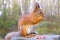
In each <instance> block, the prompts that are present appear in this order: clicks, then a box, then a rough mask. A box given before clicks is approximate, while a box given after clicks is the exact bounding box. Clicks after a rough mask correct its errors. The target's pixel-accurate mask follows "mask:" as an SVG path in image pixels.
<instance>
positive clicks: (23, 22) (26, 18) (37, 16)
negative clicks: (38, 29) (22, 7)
mask: <svg viewBox="0 0 60 40" xmlns="http://www.w3.org/2000/svg"><path fill="white" fill-rule="evenodd" d="M43 17H44V15H43V12H42V10H41V9H40V8H39V5H37V4H35V7H34V10H33V12H32V13H30V14H26V15H23V16H22V17H21V19H20V20H18V30H19V31H20V34H21V36H30V35H28V34H27V33H26V31H27V30H26V29H27V28H28V27H29V25H35V24H37V23H39V22H40V21H41V20H42V19H43ZM20 27H22V29H20Z"/></svg>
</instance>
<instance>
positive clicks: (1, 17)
mask: <svg viewBox="0 0 60 40" xmlns="http://www.w3.org/2000/svg"><path fill="white" fill-rule="evenodd" d="M26 1H27V2H28V0H26ZM46 1H47V0H46ZM55 1H56V0H54V1H49V2H48V3H50V4H48V6H47V5H45V6H42V9H43V11H44V15H45V17H44V20H43V21H42V22H40V23H39V25H38V27H37V31H38V33H39V34H51V33H52V34H60V12H59V11H60V1H59V0H57V2H55ZM11 3H12V4H11ZM40 3H42V5H44V2H43V1H41V2H40ZM45 3H46V2H45ZM55 3H56V4H55ZM52 4H53V5H52ZM19 5H20V3H19V0H11V1H10V0H0V40H1V38H4V36H5V35H6V34H7V33H8V32H11V31H17V30H18V29H17V23H18V18H19V16H20V15H21V7H20V6H19ZM54 5H55V6H54ZM47 7H48V8H47ZM24 8H27V7H26V5H25V6H24Z"/></svg>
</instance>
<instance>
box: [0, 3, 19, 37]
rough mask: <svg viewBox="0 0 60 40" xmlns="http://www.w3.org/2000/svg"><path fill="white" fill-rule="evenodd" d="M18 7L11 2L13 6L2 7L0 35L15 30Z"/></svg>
mask: <svg viewBox="0 0 60 40" xmlns="http://www.w3.org/2000/svg"><path fill="white" fill-rule="evenodd" d="M10 10H12V12H10ZM19 11H20V10H19V7H18V6H17V4H15V3H14V4H13V8H12V9H10V8H4V9H3V13H2V15H1V17H0V36H2V37H3V36H4V35H5V34H7V33H8V32H10V31H13V30H17V20H18V15H19Z"/></svg>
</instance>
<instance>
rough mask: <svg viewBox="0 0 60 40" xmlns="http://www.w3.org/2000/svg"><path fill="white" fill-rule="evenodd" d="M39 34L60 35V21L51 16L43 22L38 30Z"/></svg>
mask: <svg viewBox="0 0 60 40" xmlns="http://www.w3.org/2000/svg"><path fill="white" fill-rule="evenodd" d="M37 31H38V32H39V34H50V33H52V34H60V19H59V17H56V16H49V17H47V18H46V19H45V20H43V21H42V22H41V23H40V24H39V25H38V28H37Z"/></svg>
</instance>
